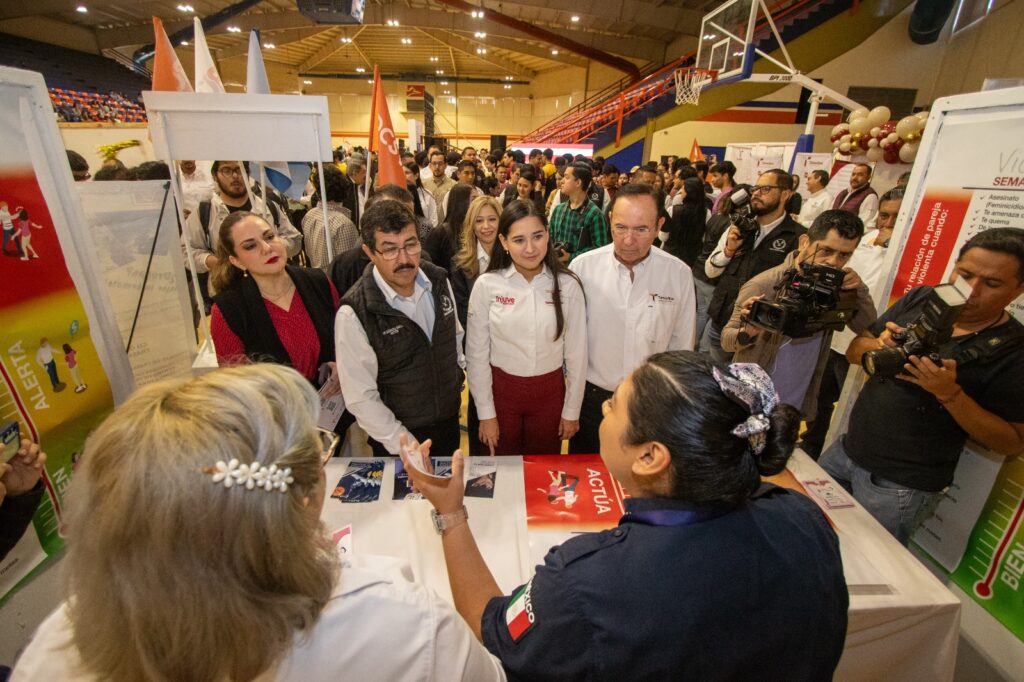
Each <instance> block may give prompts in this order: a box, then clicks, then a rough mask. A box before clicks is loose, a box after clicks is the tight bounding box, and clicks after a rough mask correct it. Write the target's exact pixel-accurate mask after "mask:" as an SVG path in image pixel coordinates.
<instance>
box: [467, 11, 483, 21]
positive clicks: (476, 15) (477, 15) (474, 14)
mask: <svg viewBox="0 0 1024 682" xmlns="http://www.w3.org/2000/svg"><path fill="white" fill-rule="evenodd" d="M469 16H471V17H473V18H474V19H483V18H484V11H483V10H482V9H475V10H473V11H472V12H470V13H469Z"/></svg>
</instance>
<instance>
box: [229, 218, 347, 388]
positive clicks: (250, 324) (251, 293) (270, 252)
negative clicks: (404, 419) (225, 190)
mask: <svg viewBox="0 0 1024 682" xmlns="http://www.w3.org/2000/svg"><path fill="white" fill-rule="evenodd" d="M219 237H220V239H219V243H218V244H217V261H218V266H217V268H216V269H215V270H214V271H213V272H212V273H211V276H210V283H211V284H212V285H213V287H214V289H215V290H216V291H217V295H216V296H215V297H214V299H213V300H214V306H213V310H212V311H211V313H210V333H211V335H212V336H213V343H214V345H215V346H216V349H217V359H218V360H219V361H220V363H221V364H222V365H225V364H237V363H238V362H239V361H242V362H245V361H253V362H276V363H279V364H282V365H290V366H291V367H294V368H295V369H296V370H297V371H298V372H299V373H300V374H302V376H304V377H306V378H307V379H309V380H310V382H312V383H314V384H319V383H320V382H318V378H319V377H320V376H321V368H327V367H329V368H330V378H329V379H327V384H328V388H327V389H326V390H325V392H324V393H325V395H328V394H329V395H333V394H335V393H337V392H338V390H340V388H339V387H338V379H337V370H336V369H335V367H334V314H335V312H337V310H338V292H337V291H335V289H334V286H333V285H332V284H331V282H330V280H329V279H328V278H327V275H325V274H324V273H323V272H322V271H320V270H317V269H315V268H299V267H294V266H291V265H287V260H288V255H287V245H286V244H285V242H284V241H283V240H282V239H281V237H280V236H279V235H278V233H277V230H276V229H274V226H273V225H270V224H268V223H267V222H266V221H265V220H263V218H261V217H260V216H258V215H256V214H253V213H249V212H246V211H239V212H236V213H232V214H231V215H229V216H228V217H227V218H225V219H224V222H223V223H221V226H220V234H219ZM323 374H326V369H323Z"/></svg>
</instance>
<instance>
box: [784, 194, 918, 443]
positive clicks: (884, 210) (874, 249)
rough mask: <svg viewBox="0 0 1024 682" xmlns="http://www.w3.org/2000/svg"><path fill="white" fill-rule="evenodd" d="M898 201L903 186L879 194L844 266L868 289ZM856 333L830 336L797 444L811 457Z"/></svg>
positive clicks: (876, 277) (878, 277) (875, 281)
mask: <svg viewBox="0 0 1024 682" xmlns="http://www.w3.org/2000/svg"><path fill="white" fill-rule="evenodd" d="M902 203H903V189H902V188H900V187H894V188H892V189H890V190H889V191H888V192H886V193H885V194H883V195H882V198H881V200H880V201H879V202H878V218H877V220H875V229H874V230H871V231H870V232H868V233H867V234H865V235H864V238H863V239H861V240H860V244H858V245H857V248H856V250H855V251H854V252H853V256H851V257H850V262H849V263H848V267H849V268H850V269H851V270H853V271H854V272H856V273H857V274H858V275H860V278H861V279H862V280H863V281H864V285H865V286H866V287H867V288H868V291H877V287H878V285H879V284H880V283H881V281H882V278H883V277H885V271H884V270H883V269H882V264H883V263H884V262H885V254H886V252H887V249H888V247H889V239H891V238H892V231H893V228H894V227H895V226H896V216H897V215H898V214H899V212H900V205H901V204H902ZM872 312H874V311H872ZM872 318H874V315H872ZM858 333H859V332H857V331H854V330H853V329H852V328H847V329H842V330H840V331H838V332H836V333H835V334H833V335H832V348H831V350H830V351H829V354H828V361H827V362H826V365H825V373H824V374H823V375H822V377H821V388H819V389H818V397H817V401H816V402H817V405H818V407H817V409H816V410H815V411H814V412H815V417H814V419H813V420H808V422H807V430H806V431H804V433H803V437H802V440H801V443H800V447H801V448H802V449H803V451H804V452H806V453H807V454H808V455H810V456H811V457H813V458H814V459H818V456H819V455H820V454H821V449H822V447H823V446H824V445H825V437H826V436H827V435H828V427H829V424H830V423H831V421H832V411H833V409H834V407H835V402H836V401H837V400H839V394H840V393H841V392H842V390H843V384H844V383H845V382H846V375H847V373H848V372H849V369H850V363H849V361H847V359H846V349H847V348H849V347H850V342H851V341H853V339H854V337H856V336H857V334H858Z"/></svg>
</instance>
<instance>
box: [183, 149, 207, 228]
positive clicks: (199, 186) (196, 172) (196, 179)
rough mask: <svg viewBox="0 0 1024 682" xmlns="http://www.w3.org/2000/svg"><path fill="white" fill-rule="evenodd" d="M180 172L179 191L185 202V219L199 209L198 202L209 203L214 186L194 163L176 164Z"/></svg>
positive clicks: (205, 173)
mask: <svg viewBox="0 0 1024 682" xmlns="http://www.w3.org/2000/svg"><path fill="white" fill-rule="evenodd" d="M178 168H179V169H180V170H181V191H182V194H183V195H184V196H183V197H182V198H183V200H184V202H185V207H184V213H185V219H186V220H187V219H188V216H189V214H191V213H192V211H194V210H196V209H197V208H198V207H199V204H200V202H203V201H209V200H210V199H211V198H212V197H213V192H214V188H215V185H214V184H213V180H212V179H211V178H210V176H209V175H208V174H207V172H206V171H204V170H203V169H202V168H199V167H198V166H197V165H196V162H195V161H192V160H185V161H179V162H178Z"/></svg>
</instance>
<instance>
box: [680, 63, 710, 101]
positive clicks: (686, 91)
mask: <svg viewBox="0 0 1024 682" xmlns="http://www.w3.org/2000/svg"><path fill="white" fill-rule="evenodd" d="M715 75H716V72H715V71H713V70H711V69H701V68H698V67H689V68H686V69H676V70H675V77H676V104H677V105H678V104H697V103H698V102H699V101H700V91H701V90H703V89H704V86H706V85H707V84H708V83H711V82H712V81H714V80H715Z"/></svg>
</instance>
